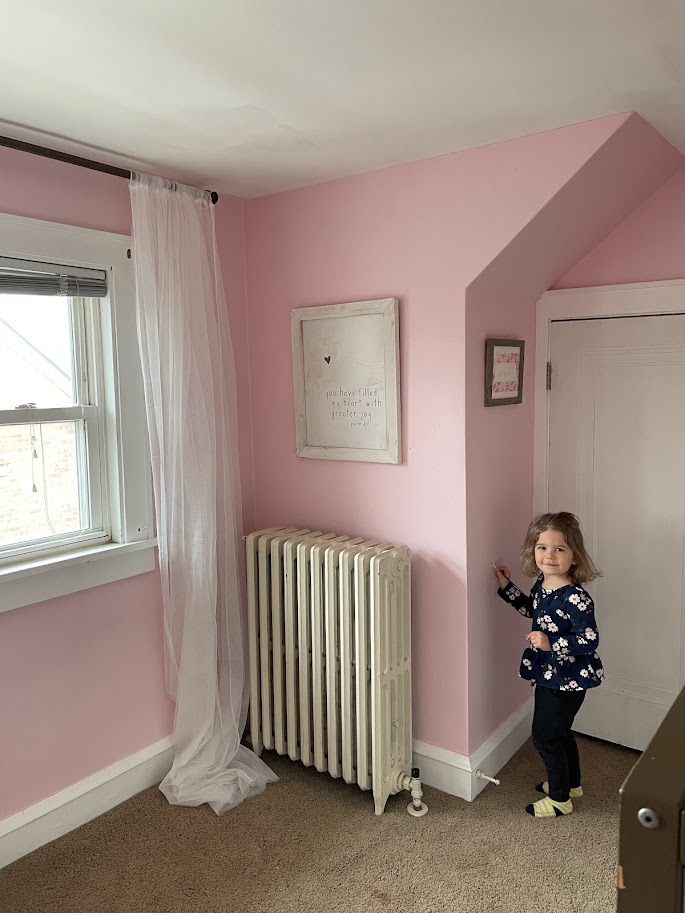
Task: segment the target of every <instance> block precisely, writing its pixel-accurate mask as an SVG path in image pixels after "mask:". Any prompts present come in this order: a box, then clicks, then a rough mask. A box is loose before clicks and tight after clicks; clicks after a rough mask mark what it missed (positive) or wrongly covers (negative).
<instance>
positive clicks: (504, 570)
mask: <svg viewBox="0 0 685 913" xmlns="http://www.w3.org/2000/svg"><path fill="white" fill-rule="evenodd" d="M492 567H493V570H494V574H495V577H496V578H497V583H498V584H499V585H500V587H501V588H502V589H504V587H505V586H507V584H508V583H509V580H510V575H509V568H508V567H507V566H506V564H500V565H499V567H498V566H497V565H495V564H493V565H492Z"/></svg>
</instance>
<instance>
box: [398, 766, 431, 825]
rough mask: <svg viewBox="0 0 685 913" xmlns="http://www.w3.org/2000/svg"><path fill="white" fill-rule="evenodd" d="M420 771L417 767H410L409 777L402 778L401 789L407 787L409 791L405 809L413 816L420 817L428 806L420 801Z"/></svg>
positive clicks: (421, 794)
mask: <svg viewBox="0 0 685 913" xmlns="http://www.w3.org/2000/svg"><path fill="white" fill-rule="evenodd" d="M419 777H420V771H419V768H418V767H412V769H411V777H403V778H402V784H401V785H402V789H407V790H409V792H410V793H411V802H410V803H409V805H408V806H407V811H408V812H409V814H410V815H412V816H413V817H414V818H421V817H422V816H423V815H425V814H426V813H427V812H428V806H427V805H426V803H425V802H422V801H421V799H422V798H423V790H422V789H421V780H420V779H419Z"/></svg>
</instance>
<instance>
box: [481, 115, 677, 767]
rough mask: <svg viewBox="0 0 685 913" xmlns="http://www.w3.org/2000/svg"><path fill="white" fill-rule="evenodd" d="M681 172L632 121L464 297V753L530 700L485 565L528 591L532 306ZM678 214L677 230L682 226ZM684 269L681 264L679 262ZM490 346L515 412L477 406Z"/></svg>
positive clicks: (517, 646) (513, 638) (518, 635)
mask: <svg viewBox="0 0 685 913" xmlns="http://www.w3.org/2000/svg"><path fill="white" fill-rule="evenodd" d="M682 163H683V157H682V156H681V154H680V153H679V152H677V151H676V150H675V149H674V148H673V147H672V146H671V145H670V144H669V143H667V142H666V141H665V140H664V139H663V138H662V137H661V136H660V135H659V134H658V133H657V132H656V131H655V130H654V129H653V128H652V127H651V126H649V124H647V123H646V122H645V121H644V120H642V119H641V118H640V117H638V116H636V115H633V116H631V117H630V118H628V119H627V120H626V121H624V122H623V123H622V124H621V125H620V126H619V127H618V129H616V130H615V132H614V133H613V134H612V135H611V136H610V137H609V138H608V139H607V141H606V142H605V143H603V144H602V145H601V146H600V147H599V148H598V150H597V151H596V152H595V153H594V154H593V155H591V156H590V157H589V159H588V160H587V162H586V163H585V164H584V165H583V166H582V167H581V168H580V169H579V170H578V171H577V172H576V174H575V175H573V177H572V178H571V180H570V181H569V182H568V183H566V184H565V185H564V186H563V187H562V188H561V189H560V190H559V191H558V193H556V194H555V195H554V196H553V197H552V198H551V199H550V200H549V202H548V203H547V204H546V205H545V206H544V207H542V208H541V209H540V211H539V212H538V213H537V214H536V215H535V216H534V217H533V218H532V219H531V220H530V221H529V222H528V224H527V225H526V226H525V228H524V229H523V230H522V231H521V232H519V233H518V234H517V235H516V237H514V238H513V240H512V241H511V243H510V244H508V245H507V246H506V247H505V248H504V249H503V250H502V252H501V253H499V254H498V256H496V257H495V259H493V261H492V262H491V263H490V264H489V266H488V267H487V268H486V269H485V270H484V271H483V273H481V275H480V276H479V277H478V278H477V279H476V281H475V282H473V283H472V284H471V285H470V286H469V288H468V290H467V298H466V339H467V343H466V391H467V392H466V482H467V485H466V490H467V502H466V510H467V537H468V632H469V638H468V644H469V661H468V667H469V683H468V694H469V739H468V744H469V752H473V751H475V749H476V748H477V747H478V746H479V745H480V744H482V742H484V741H485V740H486V739H487V738H488V736H489V735H490V734H491V733H492V732H493V731H494V730H495V729H497V727H498V726H499V725H500V724H501V723H502V722H504V720H506V719H507V718H508V717H509V716H510V714H511V713H512V712H513V711H514V710H515V709H516V708H517V706H518V705H519V704H520V703H521V700H522V699H524V698H526V697H528V696H530V688H529V686H527V685H524V684H523V683H522V682H512V681H511V678H512V672H513V673H514V674H515V673H516V672H517V671H518V666H519V660H520V655H521V652H522V650H521V648H522V644H523V638H524V636H525V633H526V632H527V630H528V626H527V623H526V622H525V621H523V620H522V619H521V618H520V617H519V616H518V615H517V614H516V613H515V612H513V611H511V610H508V609H507V607H506V605H504V603H502V601H501V600H500V599H498V598H497V597H496V596H494V595H493V592H494V585H493V582H492V572H491V568H490V561H493V560H501V561H504V562H506V563H508V564H509V566H510V568H511V570H512V573H513V574H515V575H516V577H517V579H519V580H520V582H521V583H522V584H523V583H525V580H523V579H522V578H521V574H520V570H519V568H520V564H519V560H518V556H519V553H520V548H521V544H522V540H523V535H524V533H525V530H526V527H527V525H528V522H529V521H530V518H531V516H532V511H533V424H534V417H535V416H534V408H535V402H534V359H535V307H536V301H537V299H538V298H539V296H540V295H541V294H542V293H543V292H545V291H546V290H547V289H548V288H550V287H552V286H553V285H554V284H555V282H557V280H558V278H559V276H563V275H564V274H565V273H566V272H567V271H568V269H569V268H570V266H571V265H572V264H574V263H577V262H578V261H579V260H581V259H582V258H583V257H584V256H585V255H586V253H587V251H588V250H592V248H593V247H595V245H596V244H597V243H598V242H599V241H600V240H601V239H602V238H604V237H606V236H607V235H608V234H609V233H610V232H611V231H612V230H613V229H614V228H615V226H617V225H620V224H621V223H622V222H623V221H624V220H625V219H626V218H627V217H628V216H629V214H630V213H632V212H634V211H635V209H636V208H638V207H639V206H640V205H641V204H642V203H643V202H644V201H645V200H646V199H647V198H649V197H650V195H651V194H652V193H654V191H655V190H656V188H658V187H662V186H663V189H662V190H658V191H657V193H656V196H658V197H660V198H663V199H666V198H667V199H669V200H670V199H671V194H670V193H669V192H668V188H669V186H670V185H671V184H673V181H672V180H671V181H669V183H667V184H665V186H664V182H666V181H668V180H669V178H670V177H671V176H672V175H673V174H674V172H675V171H676V170H677V169H678V168H680V167H682ZM680 174H682V172H680ZM682 183H683V184H684V185H685V182H682ZM681 192H682V191H681ZM652 199H654V197H652ZM650 202H651V200H650ZM683 202H684V201H683V200H682V199H681V210H680V218H681V220H683V222H684V223H685V207H683V205H682V203H683ZM648 205H649V204H647V205H646V206H644V207H643V209H642V210H639V212H644V211H645V210H646V209H647V206H648ZM662 215H663V214H662V213H661V211H659V212H657V213H655V220H657V221H658V220H661V222H662V224H664V226H665V227H666V228H667V229H668V228H669V227H670V225H669V223H668V222H667V221H666V222H664V220H663V219H662ZM631 221H632V218H631V219H629V221H628V223H626V224H630V222H631ZM681 229H682V225H681ZM681 235H682V231H681ZM639 243H640V242H639V241H638V242H637V243H636V244H635V245H634V247H637V246H638V244H639ZM657 247H658V249H659V250H661V249H662V248H661V247H660V246H658V245H657ZM600 249H601V248H600ZM630 253H636V251H635V250H632V251H631V252H630ZM680 262H681V264H683V263H684V262H685V254H683V253H681V257H680ZM493 336H494V337H504V338H519V339H525V340H526V371H525V378H524V390H525V394H524V401H523V403H522V404H520V405H516V406H508V407H495V408H493V407H490V408H486V407H485V406H484V405H483V379H484V360H483V353H484V345H485V339H486V338H488V337H493Z"/></svg>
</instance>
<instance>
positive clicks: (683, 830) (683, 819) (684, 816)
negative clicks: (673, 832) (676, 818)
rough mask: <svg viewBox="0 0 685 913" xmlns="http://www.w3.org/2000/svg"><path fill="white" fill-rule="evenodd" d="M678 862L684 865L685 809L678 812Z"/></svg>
mask: <svg viewBox="0 0 685 913" xmlns="http://www.w3.org/2000/svg"><path fill="white" fill-rule="evenodd" d="M680 864H681V865H685V811H682V812H681V813H680Z"/></svg>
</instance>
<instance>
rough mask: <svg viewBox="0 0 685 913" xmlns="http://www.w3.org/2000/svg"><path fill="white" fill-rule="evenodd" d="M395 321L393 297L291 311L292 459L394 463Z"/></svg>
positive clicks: (397, 443) (397, 448) (397, 445)
mask: <svg viewBox="0 0 685 913" xmlns="http://www.w3.org/2000/svg"><path fill="white" fill-rule="evenodd" d="M398 318H399V313H398V302H397V299H396V298H383V299H380V300H375V301H353V302H351V303H349V304H331V305H322V306H319V307H304V308H294V309H293V310H292V312H291V330H292V351H293V383H294V390H295V431H296V450H297V455H298V456H300V457H308V458H309V459H316V460H361V461H364V462H372V463H400V462H401V461H402V447H401V440H400V380H399V319H398Z"/></svg>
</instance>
